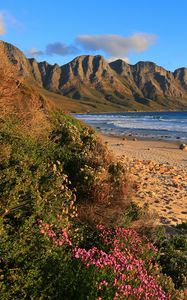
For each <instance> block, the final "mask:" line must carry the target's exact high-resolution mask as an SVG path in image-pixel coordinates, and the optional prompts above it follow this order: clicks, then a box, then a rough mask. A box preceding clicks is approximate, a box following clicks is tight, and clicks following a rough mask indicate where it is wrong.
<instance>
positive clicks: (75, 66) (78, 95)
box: [0, 41, 187, 112]
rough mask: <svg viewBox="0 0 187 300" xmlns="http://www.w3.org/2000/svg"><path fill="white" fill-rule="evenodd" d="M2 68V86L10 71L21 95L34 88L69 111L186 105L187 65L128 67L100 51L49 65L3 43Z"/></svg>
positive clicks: (183, 107)
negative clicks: (61, 64) (29, 57)
mask: <svg viewBox="0 0 187 300" xmlns="http://www.w3.org/2000/svg"><path fill="white" fill-rule="evenodd" d="M0 69H1V70H2V72H3V74H4V76H3V78H1V86H2V85H4V84H5V86H6V85H8V83H7V82H8V79H9V77H10V76H7V75H6V74H12V76H11V78H12V82H14V84H15V83H16V84H15V86H16V88H17V91H21V90H20V87H21V89H22V92H21V93H22V94H23V89H24V90H25V89H26V90H28V89H30V93H31V94H32V93H33V94H36V93H37V97H38V99H40V101H41V99H42V101H43V100H45V101H46V102H48V103H50V105H54V106H58V107H60V108H62V109H63V110H65V111H71V112H92V111H148V110H150V111H156V110H186V109H187V68H179V69H177V70H175V71H174V72H170V71H167V70H165V69H164V68H162V67H160V66H157V65H156V64H155V63H153V62H143V61H140V62H138V63H137V64H135V65H130V64H128V63H126V62H125V61H123V60H121V59H118V60H116V61H114V62H111V63H108V62H107V61H106V60H105V59H104V57H102V56H101V55H96V56H91V55H82V56H79V57H76V58H75V59H73V60H72V61H71V62H69V63H67V64H65V65H63V66H59V65H57V64H54V65H51V64H49V63H47V62H46V61H44V62H37V61H36V60H35V59H34V58H31V59H27V58H26V57H25V55H24V54H23V52H21V51H20V50H19V49H18V48H16V47H15V46H13V45H11V44H9V43H6V42H3V41H0ZM2 72H1V77H2ZM10 86H11V85H9V87H10ZM9 87H8V86H7V88H9Z"/></svg>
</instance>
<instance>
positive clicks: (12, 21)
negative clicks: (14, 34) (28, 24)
mask: <svg viewBox="0 0 187 300" xmlns="http://www.w3.org/2000/svg"><path fill="white" fill-rule="evenodd" d="M7 28H13V29H14V30H19V31H20V30H21V31H22V30H24V28H25V26H24V24H23V23H22V22H20V21H18V20H17V19H16V18H15V17H14V16H13V15H12V14H11V13H10V12H9V11H8V10H0V35H4V34H6V33H7Z"/></svg>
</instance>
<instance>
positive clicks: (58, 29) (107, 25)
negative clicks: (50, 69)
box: [0, 0, 187, 71]
mask: <svg viewBox="0 0 187 300" xmlns="http://www.w3.org/2000/svg"><path fill="white" fill-rule="evenodd" d="M186 12H187V1H186V0H170V1H169V0H152V1H151V0H150V1H149V0H141V1H140V0H137V1H135V0H128V1H126V0H108V1H102V0H94V1H89V0H68V1H65V0H58V1H57V0H53V1H51V0H50V1H49V0H45V1H42V0H41V1H40V0H32V1H23V0H17V1H15V0H1V3H0V38H1V39H2V40H4V41H7V42H10V43H12V44H14V45H16V46H17V47H19V48H20V49H21V50H22V51H24V53H26V55H27V56H29V57H31V56H35V57H36V59H37V60H38V61H43V60H47V61H49V62H50V63H58V64H60V65H62V64H64V63H66V62H68V61H70V60H72V59H73V58H74V57H75V56H78V55H82V54H92V55H96V54H102V55H104V57H105V58H106V59H109V60H113V59H115V58H122V59H124V60H127V61H129V62H130V63H131V64H134V63H136V62H138V61H140V60H145V61H154V62H155V63H157V64H158V65H161V66H163V67H164V68H166V69H168V70H172V71H173V70H174V69H176V68H179V67H182V66H184V67H186V66H187V17H186Z"/></svg>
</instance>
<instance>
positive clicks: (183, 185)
mask: <svg viewBox="0 0 187 300" xmlns="http://www.w3.org/2000/svg"><path fill="white" fill-rule="evenodd" d="M99 135H100V137H101V139H102V141H103V142H104V143H106V144H107V146H108V149H109V151H111V152H112V153H113V155H114V157H115V158H117V159H118V160H120V161H122V162H123V163H124V164H126V166H127V168H128V170H129V173H130V174H131V177H132V180H133V181H134V182H135V183H136V184H135V186H136V189H135V191H134V197H133V200H134V201H135V202H136V203H137V204H138V205H140V206H144V205H148V207H149V210H150V212H152V213H155V222H158V223H159V224H162V225H176V224H178V223H182V222H186V221H187V171H186V170H187V151H182V150H180V149H179V144H180V142H179V141H175V142H172V141H163V140H162V141H160V140H155V139H154V140H147V139H146V140H144V139H142V138H141V139H138V140H137V139H135V138H133V137H132V136H131V137H130V138H129V137H125V138H124V137H119V136H110V135H102V134H99ZM156 219H157V220H156Z"/></svg>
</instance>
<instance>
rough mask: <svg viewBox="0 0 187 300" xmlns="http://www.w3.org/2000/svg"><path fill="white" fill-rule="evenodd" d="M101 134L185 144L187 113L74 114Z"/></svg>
mask: <svg viewBox="0 0 187 300" xmlns="http://www.w3.org/2000/svg"><path fill="white" fill-rule="evenodd" d="M74 116H75V117H76V118H78V119H80V120H82V121H84V122H85V123H87V124H89V125H90V126H92V127H93V128H95V129H96V130H99V131H100V132H101V133H104V134H110V135H118V136H133V137H137V138H144V139H146V138H147V139H157V140H172V141H173V140H181V142H187V111H185V112H130V113H97V114H74Z"/></svg>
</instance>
